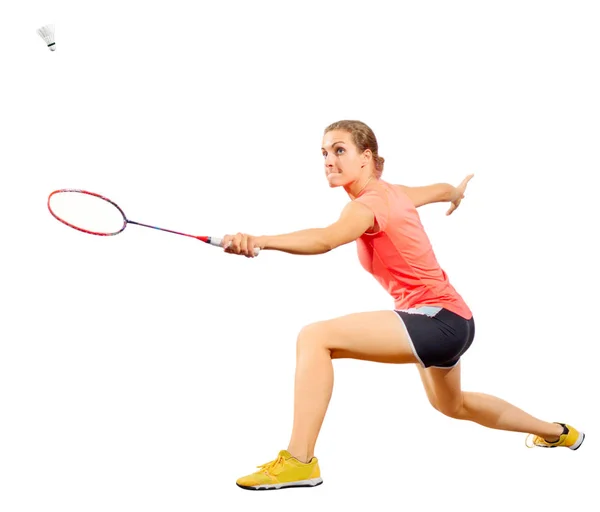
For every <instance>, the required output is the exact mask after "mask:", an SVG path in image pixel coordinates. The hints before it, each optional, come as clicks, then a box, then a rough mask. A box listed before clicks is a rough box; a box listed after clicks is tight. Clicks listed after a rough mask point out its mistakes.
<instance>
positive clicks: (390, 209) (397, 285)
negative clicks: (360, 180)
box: [355, 179, 472, 319]
mask: <svg viewBox="0 0 600 512" xmlns="http://www.w3.org/2000/svg"><path fill="white" fill-rule="evenodd" d="M355 201H357V202H360V203H363V204H365V205H366V206H367V207H369V208H370V209H371V210H372V211H373V213H374V214H375V220H376V228H375V229H374V230H373V231H374V232H373V233H369V232H367V233H365V234H364V235H363V236H361V237H360V238H359V239H358V240H357V250H358V257H359V261H360V263H361V265H362V266H363V268H364V269H365V270H366V271H367V272H369V273H371V274H372V275H373V276H374V277H375V279H376V280H377V281H378V282H379V283H380V284H381V285H382V286H383V287H384V288H385V289H386V290H387V291H388V293H389V294H390V295H391V296H392V297H393V298H394V303H395V309H410V308H415V307H419V306H439V307H444V308H446V309H448V310H450V311H452V312H454V313H456V314H457V315H460V316H462V317H464V318H467V319H469V318H471V316H472V313H471V311H470V309H469V307H468V306H467V304H466V303H465V302H464V300H463V299H462V297H461V296H460V295H459V294H458V292H457V291H456V290H455V289H454V287H453V286H452V285H451V284H450V282H449V279H448V276H447V275H446V273H445V272H444V270H443V269H442V268H441V267H440V265H439V263H438V261H437V258H436V256H435V253H434V251H433V248H432V245H431V242H430V240H429V237H428V236H427V233H426V232H425V229H424V228H423V225H422V223H421V219H420V217H419V214H418V212H417V209H416V208H415V206H414V205H413V203H412V202H411V200H410V199H409V197H408V196H407V195H406V194H405V193H404V192H403V191H402V189H401V188H400V187H399V186H396V185H392V184H390V183H387V182H386V181H383V180H381V179H380V180H377V181H376V182H374V183H373V184H371V185H370V186H368V187H366V188H365V190H363V191H362V192H361V193H360V194H359V195H358V197H357V198H356V199H355Z"/></svg>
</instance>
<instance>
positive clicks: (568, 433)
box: [525, 423, 585, 450]
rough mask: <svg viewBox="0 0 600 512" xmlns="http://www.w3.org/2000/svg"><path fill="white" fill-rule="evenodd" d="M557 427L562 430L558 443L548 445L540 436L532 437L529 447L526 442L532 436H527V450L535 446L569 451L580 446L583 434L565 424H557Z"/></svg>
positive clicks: (583, 437)
mask: <svg viewBox="0 0 600 512" xmlns="http://www.w3.org/2000/svg"><path fill="white" fill-rule="evenodd" d="M558 425H561V426H562V428H563V433H562V434H561V435H560V437H559V438H558V441H555V442H554V443H550V442H548V441H546V440H545V439H543V438H542V437H540V436H533V443H532V444H531V445H530V444H528V443H527V441H528V440H529V438H530V437H532V434H529V435H528V436H527V437H526V438H525V445H526V446H527V448H533V447H535V446H539V447H541V448H556V447H557V446H565V447H566V448H570V449H571V450H577V448H579V447H580V446H581V443H583V440H584V439H585V434H584V433H583V432H579V431H578V430H577V429H575V428H574V427H572V426H571V425H566V424H565V423H558Z"/></svg>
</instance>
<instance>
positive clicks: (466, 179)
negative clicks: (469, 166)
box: [460, 174, 474, 189]
mask: <svg viewBox="0 0 600 512" xmlns="http://www.w3.org/2000/svg"><path fill="white" fill-rule="evenodd" d="M473 176H474V174H469V175H468V176H467V177H466V178H465V179H464V180H462V183H461V184H460V187H461V188H462V189H465V188H467V183H469V181H471V178H472V177H473Z"/></svg>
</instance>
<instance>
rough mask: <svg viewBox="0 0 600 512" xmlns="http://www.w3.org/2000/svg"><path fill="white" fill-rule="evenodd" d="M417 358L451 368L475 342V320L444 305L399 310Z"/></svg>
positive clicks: (438, 366)
mask: <svg viewBox="0 0 600 512" xmlns="http://www.w3.org/2000/svg"><path fill="white" fill-rule="evenodd" d="M396 313H397V314H398V315H399V316H400V318H401V319H402V321H403V322H404V326H405V327H406V331H407V333H408V340H409V342H410V344H411V345H412V349H413V352H414V353H415V356H417V359H418V360H419V362H420V363H421V365H423V367H425V368H428V367H430V366H434V367H437V368H451V367H453V366H455V365H456V364H457V363H458V361H459V359H460V357H461V356H462V355H463V354H464V353H465V352H466V351H467V349H468V348H469V347H470V346H471V343H473V338H474V337H475V322H474V320H473V318H471V319H470V320H467V319H465V318H463V317H462V316H459V315H457V314H456V313H452V311H448V310H447V309H444V308H441V307H433V306H424V307H420V308H412V309H403V310H396Z"/></svg>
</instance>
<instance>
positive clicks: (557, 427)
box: [544, 423, 564, 443]
mask: <svg viewBox="0 0 600 512" xmlns="http://www.w3.org/2000/svg"><path fill="white" fill-rule="evenodd" d="M552 425H553V428H552V430H551V431H549V432H551V433H550V435H549V436H544V441H546V442H548V443H556V441H558V440H559V439H560V436H561V435H562V434H563V433H564V427H563V426H562V425H561V424H559V423H553V424H552Z"/></svg>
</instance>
